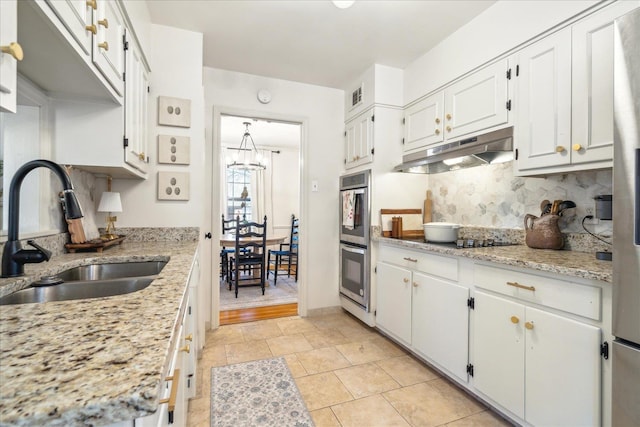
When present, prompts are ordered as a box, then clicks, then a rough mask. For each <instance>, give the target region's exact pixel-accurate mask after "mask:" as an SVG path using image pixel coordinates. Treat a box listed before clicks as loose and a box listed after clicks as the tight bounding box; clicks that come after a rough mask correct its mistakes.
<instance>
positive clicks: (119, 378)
mask: <svg viewBox="0 0 640 427" xmlns="http://www.w3.org/2000/svg"><path fill="white" fill-rule="evenodd" d="M197 245H198V243H197V242H179V243H173V242H148V243H131V242H124V243H123V244H122V245H120V246H116V247H112V248H109V249H106V250H105V251H104V252H103V253H76V254H64V255H58V256H54V257H53V258H52V259H51V261H50V262H48V263H42V264H30V265H27V266H26V268H25V273H26V276H25V277H23V278H20V279H19V280H15V279H0V295H4V294H7V293H10V292H12V291H13V290H15V289H18V288H23V287H26V285H27V284H28V283H30V282H32V281H33V280H35V279H38V278H39V277H41V276H43V275H49V274H55V273H57V272H59V271H62V270H64V269H67V268H70V267H75V266H79V265H86V264H92V263H112V262H131V261H165V260H169V262H168V263H167V265H166V266H165V267H164V269H163V270H162V271H161V272H160V275H159V277H158V278H157V279H155V280H154V281H153V282H152V283H151V284H150V285H149V286H148V287H147V288H145V289H143V290H140V291H138V292H134V293H130V294H125V295H119V296H113V297H107V298H95V299H85V300H75V301H60V302H49V303H44V304H42V303H36V304H20V305H5V306H0V426H14V425H16V426H27V425H28V426H34V425H38V426H45V425H46V426H79V425H95V424H99V425H101V424H109V423H113V422H118V421H124V420H131V419H134V418H137V417H141V416H145V415H149V414H151V413H153V412H155V411H156V409H157V407H158V398H159V393H160V386H161V381H162V378H163V375H164V374H165V373H166V370H167V366H166V365H167V364H168V362H169V355H170V354H171V352H172V348H170V347H171V345H172V341H173V337H174V334H176V333H177V329H178V327H179V319H180V318H181V315H182V313H181V312H180V311H181V306H182V303H183V299H184V298H185V295H186V291H187V290H188V289H187V287H188V274H189V271H190V269H191V265H192V263H193V260H194V256H195V254H196V250H197Z"/></svg>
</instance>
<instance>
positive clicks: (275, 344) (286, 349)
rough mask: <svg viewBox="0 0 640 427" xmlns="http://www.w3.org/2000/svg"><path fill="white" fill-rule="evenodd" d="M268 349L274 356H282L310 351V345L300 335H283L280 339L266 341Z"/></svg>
mask: <svg viewBox="0 0 640 427" xmlns="http://www.w3.org/2000/svg"><path fill="white" fill-rule="evenodd" d="M267 344H269V348H271V352H272V353H273V355H274V356H282V355H284V354H291V353H299V352H301V351H309V350H312V349H313V347H311V344H309V341H307V339H306V338H305V337H304V335H302V334H296V335H283V336H281V337H276V338H269V339H268V340H267Z"/></svg>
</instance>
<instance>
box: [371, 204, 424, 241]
mask: <svg viewBox="0 0 640 427" xmlns="http://www.w3.org/2000/svg"><path fill="white" fill-rule="evenodd" d="M394 216H399V217H401V218H402V235H403V237H420V236H424V230H423V228H422V224H423V223H422V218H423V217H422V210H421V209H380V224H381V225H382V235H383V236H384V237H391V223H392V219H393V217H394Z"/></svg>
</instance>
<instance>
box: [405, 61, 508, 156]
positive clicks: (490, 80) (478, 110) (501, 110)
mask: <svg viewBox="0 0 640 427" xmlns="http://www.w3.org/2000/svg"><path fill="white" fill-rule="evenodd" d="M508 72H509V64H508V60H506V59H503V60H500V61H497V62H495V63H494V64H491V65H489V66H487V67H484V68H482V69H480V70H478V71H476V72H474V73H472V74H471V75H469V76H467V77H465V78H463V79H461V80H458V81H457V82H455V83H453V84H452V85H450V86H448V87H447V88H445V89H444V90H443V91H439V92H436V93H434V94H432V95H429V96H428V97H426V98H424V99H422V100H420V101H419V102H417V103H415V104H413V105H411V106H409V107H407V108H406V109H405V116H404V126H405V128H404V151H405V152H411V151H414V150H417V149H419V148H423V147H427V146H430V145H435V144H439V143H442V142H446V141H448V140H456V139H460V138H461V137H464V136H465V135H471V134H477V133H480V132H482V131H486V130H488V129H492V128H498V127H501V126H505V125H507V124H508V122H509V109H510V108H511V107H510V103H509V98H508V78H507V75H508Z"/></svg>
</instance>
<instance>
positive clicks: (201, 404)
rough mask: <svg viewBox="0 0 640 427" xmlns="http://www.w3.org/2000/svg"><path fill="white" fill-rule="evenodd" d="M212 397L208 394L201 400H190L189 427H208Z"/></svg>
mask: <svg viewBox="0 0 640 427" xmlns="http://www.w3.org/2000/svg"><path fill="white" fill-rule="evenodd" d="M210 408H211V397H210V396H209V395H208V394H207V396H206V397H203V398H201V399H191V400H189V412H188V418H187V425H188V426H195V425H208V424H209V411H210V410H211V409H210Z"/></svg>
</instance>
